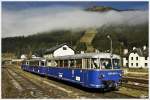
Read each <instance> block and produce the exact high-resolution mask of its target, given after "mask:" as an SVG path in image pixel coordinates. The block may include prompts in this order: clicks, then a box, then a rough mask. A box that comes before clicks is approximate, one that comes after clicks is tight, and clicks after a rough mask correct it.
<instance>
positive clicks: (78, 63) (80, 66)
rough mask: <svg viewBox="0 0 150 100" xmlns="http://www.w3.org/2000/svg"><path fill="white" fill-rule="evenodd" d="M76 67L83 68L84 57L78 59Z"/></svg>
mask: <svg viewBox="0 0 150 100" xmlns="http://www.w3.org/2000/svg"><path fill="white" fill-rule="evenodd" d="M76 67H77V68H82V59H76Z"/></svg>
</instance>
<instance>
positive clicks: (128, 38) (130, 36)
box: [2, 24, 148, 55]
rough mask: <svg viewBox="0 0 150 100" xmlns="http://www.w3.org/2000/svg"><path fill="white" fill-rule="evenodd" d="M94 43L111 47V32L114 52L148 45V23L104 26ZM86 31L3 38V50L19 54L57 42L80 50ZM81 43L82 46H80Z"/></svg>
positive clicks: (48, 46)
mask: <svg viewBox="0 0 150 100" xmlns="http://www.w3.org/2000/svg"><path fill="white" fill-rule="evenodd" d="M97 31H98V33H97V34H96V36H95V38H94V40H93V42H92V45H93V46H94V48H96V49H98V50H100V51H106V50H108V49H109V48H110V41H109V40H108V39H107V38H106V35H107V34H110V35H111V36H112V39H113V48H114V52H116V53H119V52H120V49H122V48H132V47H133V46H136V47H142V46H143V45H148V25H147V24H144V25H136V26H127V25H118V26H103V27H101V28H98V29H97ZM84 33H85V31H78V32H72V31H69V30H59V31H53V32H45V33H38V34H35V35H31V36H28V37H23V36H22V37H11V38H3V39H2V52H3V53H6V52H13V53H15V54H17V55H20V54H22V53H29V52H30V51H32V52H33V53H34V52H37V51H40V53H41V52H42V50H44V49H46V48H50V47H52V46H54V45H56V44H61V43H68V44H70V45H72V46H74V47H76V46H77V47H78V50H82V48H83V49H85V47H84V46H83V45H81V44H77V42H78V41H79V40H80V38H81V37H82V36H83V34H84ZM79 45H80V46H79Z"/></svg>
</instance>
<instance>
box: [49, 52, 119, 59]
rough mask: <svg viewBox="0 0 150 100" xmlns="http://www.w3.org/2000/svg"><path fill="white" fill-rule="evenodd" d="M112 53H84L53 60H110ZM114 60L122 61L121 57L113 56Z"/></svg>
mask: <svg viewBox="0 0 150 100" xmlns="http://www.w3.org/2000/svg"><path fill="white" fill-rule="evenodd" d="M110 56H111V54H110V53H84V54H75V55H67V56H58V57H54V58H50V60H51V59H56V60H63V59H82V58H110ZM113 58H114V59H120V56H119V55H116V54H113Z"/></svg>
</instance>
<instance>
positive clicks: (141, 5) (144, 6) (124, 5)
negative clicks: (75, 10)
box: [2, 1, 148, 10]
mask: <svg viewBox="0 0 150 100" xmlns="http://www.w3.org/2000/svg"><path fill="white" fill-rule="evenodd" d="M58 6H63V7H81V8H86V7H91V6H110V7H113V8H116V9H120V10H126V9H140V10H148V2H147V1H141V2H140V1H124V2H118V1H117V2H115V1H107V2H102V1H98V2H94V1H93V2H56V1H55V2H46V1H45V2H11V1H9V2H8V1H7V2H4V1H3V2H2V8H3V9H7V10H22V9H29V8H38V7H58Z"/></svg>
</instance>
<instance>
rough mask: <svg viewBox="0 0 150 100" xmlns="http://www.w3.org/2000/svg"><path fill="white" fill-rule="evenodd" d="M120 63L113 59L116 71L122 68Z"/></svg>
mask: <svg viewBox="0 0 150 100" xmlns="http://www.w3.org/2000/svg"><path fill="white" fill-rule="evenodd" d="M119 64H120V62H119V59H113V68H114V69H119V68H120V67H119V66H120V65H119Z"/></svg>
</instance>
